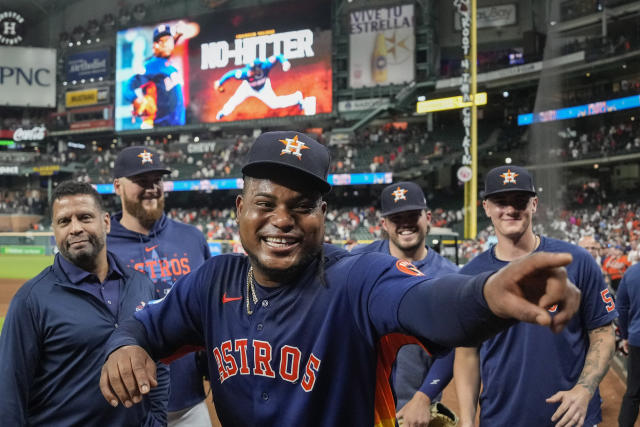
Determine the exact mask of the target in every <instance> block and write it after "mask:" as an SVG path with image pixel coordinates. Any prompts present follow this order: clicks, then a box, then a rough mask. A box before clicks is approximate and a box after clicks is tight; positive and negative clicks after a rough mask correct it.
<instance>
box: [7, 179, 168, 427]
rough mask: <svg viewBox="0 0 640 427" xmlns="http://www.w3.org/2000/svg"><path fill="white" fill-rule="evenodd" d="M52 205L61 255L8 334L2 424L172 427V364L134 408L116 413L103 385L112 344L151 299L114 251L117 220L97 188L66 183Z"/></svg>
mask: <svg viewBox="0 0 640 427" xmlns="http://www.w3.org/2000/svg"><path fill="white" fill-rule="evenodd" d="M50 208H51V209H50V211H51V223H52V228H53V233H54V236H55V239H56V245H57V246H58V249H59V250H60V253H59V254H58V255H56V257H55V259H54V262H53V265H51V266H49V267H47V268H45V269H44V270H43V271H42V272H41V273H40V274H39V275H38V276H36V277H35V278H33V279H32V280H29V281H28V282H27V283H25V284H24V285H23V286H22V287H21V288H20V289H19V290H18V292H17V293H16V295H15V297H14V298H13V300H12V301H11V305H10V307H9V312H8V314H7V318H6V320H5V322H4V327H3V330H2V335H0V396H2V399H0V419H1V420H2V421H1V422H0V423H1V424H2V425H5V426H24V425H49V426H71V425H78V426H79V425H94V426H114V427H115V426H118V427H120V426H142V425H144V426H146V427H153V426H162V425H165V424H166V417H167V415H166V405H167V399H168V393H169V388H168V387H169V374H168V372H167V368H166V367H162V368H161V373H162V374H161V376H160V377H159V380H158V381H159V382H161V383H162V386H160V387H158V392H155V393H154V395H153V396H151V397H150V398H149V399H145V403H144V404H143V405H141V406H140V408H135V409H134V410H130V409H125V408H124V407H121V408H112V407H110V406H109V405H108V404H106V402H104V399H103V398H102V396H101V395H100V393H99V392H98V387H97V385H98V378H99V374H98V371H99V370H100V367H101V365H102V363H103V362H104V351H105V347H104V346H105V343H106V341H107V339H108V338H109V336H110V335H111V333H112V332H113V331H114V330H115V329H116V328H117V327H118V324H119V323H121V322H122V321H124V320H125V319H127V318H130V317H131V316H132V315H133V313H135V312H136V311H139V310H141V309H142V307H144V305H145V302H146V301H148V300H150V299H152V298H153V285H152V283H151V282H150V281H149V279H148V278H147V277H145V276H144V275H142V274H140V273H138V272H136V271H135V270H132V269H129V268H126V267H125V266H124V265H123V264H122V263H121V262H120V260H119V259H117V258H116V257H115V256H114V255H113V253H111V252H109V251H107V247H106V245H105V240H106V238H107V232H108V231H109V226H110V220H109V214H108V213H107V212H105V210H104V209H103V207H102V202H101V200H100V195H99V194H98V193H97V192H96V190H95V189H94V188H93V187H92V186H91V185H89V184H87V183H80V182H73V181H65V182H62V183H60V184H59V185H58V186H57V187H56V188H55V190H54V191H53V194H52V196H51V206H50Z"/></svg>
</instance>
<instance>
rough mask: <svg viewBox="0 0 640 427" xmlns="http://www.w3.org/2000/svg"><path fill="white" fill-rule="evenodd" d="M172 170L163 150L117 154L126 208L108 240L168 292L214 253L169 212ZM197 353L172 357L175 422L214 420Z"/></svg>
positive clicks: (117, 178)
mask: <svg viewBox="0 0 640 427" xmlns="http://www.w3.org/2000/svg"><path fill="white" fill-rule="evenodd" d="M170 172H171V171H170V170H169V169H167V168H166V167H165V165H164V164H163V163H162V160H161V159H160V156H159V154H158V153H157V152H156V151H155V150H153V149H151V148H149V147H144V146H134V147H127V148H125V149H123V150H122V151H121V152H120V153H119V154H118V157H117V158H116V161H115V164H114V168H113V176H114V181H113V187H114V190H115V192H116V194H117V195H118V196H120V201H121V205H122V212H119V213H117V214H115V215H113V216H112V217H111V232H110V233H109V235H108V238H107V239H108V244H109V247H110V248H111V250H112V251H114V252H115V253H116V254H117V255H118V256H119V257H120V258H121V259H122V261H123V262H124V263H125V265H127V266H128V267H131V268H135V269H136V270H138V271H141V272H143V273H145V274H146V275H147V276H149V278H150V279H151V281H152V282H153V283H154V284H155V289H156V294H157V296H158V297H159V298H162V297H164V296H165V295H166V294H167V293H168V292H169V290H170V289H171V287H172V286H173V284H174V283H175V282H176V280H178V279H179V278H180V277H182V276H184V275H186V274H188V273H189V272H191V271H192V270H195V269H196V268H197V267H198V266H200V264H202V263H203V262H204V261H205V260H206V259H208V258H210V257H211V254H210V252H209V246H208V245H207V241H206V239H205V238H204V236H203V235H202V233H201V232H200V230H198V229H197V228H195V227H194V226H192V225H187V224H183V223H181V222H178V221H174V220H172V219H169V218H167V216H166V215H165V214H164V188H163V184H164V183H163V177H164V175H166V174H169V173H170ZM197 356H198V355H197V354H196V353H189V354H187V355H186V356H184V357H181V358H180V359H177V360H175V361H174V362H172V363H171V366H170V368H171V372H170V373H171V392H170V395H169V408H168V409H169V414H168V421H169V426H176V425H184V423H187V424H190V423H193V425H210V420H209V412H208V409H207V407H206V404H205V402H204V399H205V394H204V389H203V386H202V377H203V375H202V372H203V371H204V370H206V368H203V369H199V367H198V360H200V359H199V358H198V357H197Z"/></svg>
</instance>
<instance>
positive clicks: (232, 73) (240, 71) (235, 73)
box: [213, 68, 246, 92]
mask: <svg viewBox="0 0 640 427" xmlns="http://www.w3.org/2000/svg"><path fill="white" fill-rule="evenodd" d="M245 74H246V73H245V71H244V68H236V69H235V70H229V71H227V72H226V73H224V75H223V76H222V77H221V78H220V80H216V81H215V82H213V88H214V89H215V90H218V91H220V92H222V91H223V87H222V85H223V84H224V82H226V81H227V80H229V79H238V80H241V79H242V78H244V77H245Z"/></svg>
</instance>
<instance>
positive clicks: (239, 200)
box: [236, 194, 244, 222]
mask: <svg viewBox="0 0 640 427" xmlns="http://www.w3.org/2000/svg"><path fill="white" fill-rule="evenodd" d="M243 204H244V199H243V197H242V194H238V197H236V222H237V221H238V219H239V218H240V215H241V214H242V208H243V207H244V206H243Z"/></svg>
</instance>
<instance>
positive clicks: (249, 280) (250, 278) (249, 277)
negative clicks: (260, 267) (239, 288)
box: [247, 267, 258, 316]
mask: <svg viewBox="0 0 640 427" xmlns="http://www.w3.org/2000/svg"><path fill="white" fill-rule="evenodd" d="M249 295H251V299H252V300H253V305H256V304H257V303H258V296H257V295H256V285H255V284H254V283H253V267H249V272H248V273H247V314H248V315H249V316H251V315H252V314H253V310H252V309H251V302H250V301H249Z"/></svg>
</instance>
